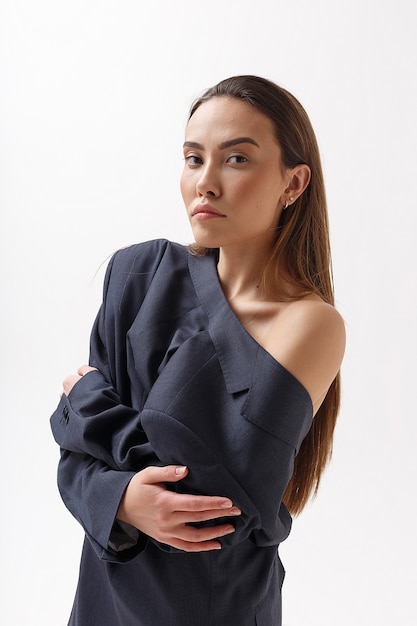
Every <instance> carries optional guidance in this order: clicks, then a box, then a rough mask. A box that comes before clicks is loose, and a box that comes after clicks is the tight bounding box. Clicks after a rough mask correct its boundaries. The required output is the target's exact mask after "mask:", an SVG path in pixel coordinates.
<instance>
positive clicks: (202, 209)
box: [191, 204, 226, 220]
mask: <svg viewBox="0 0 417 626" xmlns="http://www.w3.org/2000/svg"><path fill="white" fill-rule="evenodd" d="M191 217H195V218H196V219H197V220H209V219H213V218H216V217H226V216H225V215H224V214H223V213H220V211H217V209H215V208H214V207H212V206H211V205H210V204H199V205H198V206H196V207H195V209H194V210H193V212H192V213H191Z"/></svg>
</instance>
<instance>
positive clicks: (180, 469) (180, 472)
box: [175, 466, 187, 476]
mask: <svg viewBox="0 0 417 626" xmlns="http://www.w3.org/2000/svg"><path fill="white" fill-rule="evenodd" d="M186 469H187V468H186V467H185V466H184V467H176V468H175V473H176V474H178V476H179V475H180V474H184V472H185V470H186Z"/></svg>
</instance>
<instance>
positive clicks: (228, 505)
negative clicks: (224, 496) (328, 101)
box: [220, 500, 233, 509]
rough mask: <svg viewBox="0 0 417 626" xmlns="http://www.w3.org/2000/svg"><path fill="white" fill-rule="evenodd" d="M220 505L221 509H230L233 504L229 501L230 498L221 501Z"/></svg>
mask: <svg viewBox="0 0 417 626" xmlns="http://www.w3.org/2000/svg"><path fill="white" fill-rule="evenodd" d="M220 506H221V507H222V509H231V508H232V506H233V502H231V501H230V500H225V501H224V502H222V503H221V505H220Z"/></svg>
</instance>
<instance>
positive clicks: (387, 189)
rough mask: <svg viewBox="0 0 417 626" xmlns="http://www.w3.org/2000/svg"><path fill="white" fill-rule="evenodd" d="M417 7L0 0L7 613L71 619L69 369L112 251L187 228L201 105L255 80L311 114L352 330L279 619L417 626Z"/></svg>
mask: <svg viewBox="0 0 417 626" xmlns="http://www.w3.org/2000/svg"><path fill="white" fill-rule="evenodd" d="M414 7H415V2H414V1H412V0H408V1H407V0H395V1H394V0H391V1H389V0H375V1H372V0H349V2H347V1H346V2H342V1H340V0H321V1H315V0H298V1H296V2H290V0H287V2H280V1H272V0H270V1H265V2H262V1H258V2H252V1H249V0H232V1H230V2H227V1H226V0H222V1H219V0H211V1H210V2H189V1H185V0H160V1H152V2H146V3H145V2H140V0H135V1H134V0H126V1H124V0H118V1H116V0H100V1H99V0H72V1H71V2H61V1H59V0H49V1H47V0H36V2H32V1H31V0H2V2H1V3H0V89H1V94H0V133H1V134H0V150H1V152H0V158H1V168H0V201H1V217H0V219H1V224H0V229H1V230H0V254H1V259H0V278H1V309H0V310H1V325H0V332H1V338H0V341H1V342H0V346H1V409H0V411H1V443H0V445H1V450H0V462H1V481H2V486H1V502H2V515H1V526H2V527H1V532H0V538H1V539H0V540H1V546H0V570H1V578H0V593H1V595H2V598H1V605H0V606H1V609H0V610H1V615H2V617H1V620H0V621H1V623H3V624H5V626H14V625H18V626H32V625H39V626H61V625H64V624H65V623H66V619H67V617H68V614H69V611H70V607H71V604H72V599H73V594H74V590H75V585H76V578H77V570H78V562H79V553H80V547H81V541H82V533H81V531H80V529H79V528H78V525H77V523H76V522H75V521H74V520H73V519H72V518H71V516H70V515H69V513H67V511H66V509H65V507H64V505H63V504H62V502H61V501H60V499H59V496H58V492H57V489H56V485H55V480H56V479H55V474H56V464H57V459H58V449H57V447H56V446H55V444H54V442H53V440H52V436H51V434H50V431H49V416H50V414H51V413H52V411H53V410H54V408H55V405H56V404H57V402H58V394H59V389H60V381H61V379H62V378H63V377H64V376H65V375H66V374H67V373H69V372H71V371H72V370H74V369H75V368H76V367H77V366H78V365H79V364H81V363H83V362H85V361H86V359H87V355H88V336H89V331H90V327H91V324H92V321H93V318H94V316H95V312H96V309H97V307H98V305H99V301H100V296H101V283H102V278H103V269H102V264H103V262H105V260H106V258H107V257H108V256H109V255H110V254H111V253H112V252H113V251H114V250H115V249H117V248H118V247H121V246H125V245H127V244H130V243H133V242H136V241H142V240H146V239H149V238H153V237H168V238H170V239H173V240H176V241H180V242H188V241H190V240H191V232H190V229H189V227H188V223H187V221H186V218H185V215H184V211H183V208H182V201H181V198H180V194H179V188H178V178H179V174H180V171H181V167H182V162H181V144H182V137H183V131H184V124H185V119H186V113H187V109H188V106H189V104H190V102H191V100H192V99H193V98H194V97H195V96H196V95H197V94H198V93H199V92H200V91H201V90H202V89H204V88H205V87H208V86H211V85H212V84H213V83H215V82H217V81H218V80H220V79H222V78H225V77H227V76H230V75H233V74H240V73H254V74H259V75H262V76H265V77H267V78H270V79H272V80H274V81H276V82H278V83H280V84H281V85H283V86H284V87H286V88H288V89H289V90H290V91H292V92H293V93H294V94H295V95H296V96H297V97H298V98H299V99H300V100H301V102H302V103H303V104H304V106H305V107H306V109H307V111H308V112H309V114H310V117H311V120H312V122H313V126H314V127H315V130H316V133H317V136H318V139H319V143H320V147H321V151H322V155H323V163H324V169H325V175H326V180H327V189H328V199H329V207H330V218H331V227H332V231H331V234H332V243H333V250H334V270H335V279H336V291H337V293H336V295H337V303H338V307H339V309H340V310H341V312H342V314H343V315H344V317H345V320H346V324H347V331H348V347H347V352H346V358H345V362H344V366H343V388H344V395H343V408H342V411H341V414H340V419H339V423H338V427H337V433H336V440H335V449H334V459H333V462H332V464H331V467H330V469H329V471H328V472H327V473H326V476H325V479H324V481H323V486H322V489H321V491H320V494H319V496H318V498H317V499H316V501H315V502H314V503H313V504H312V505H310V506H309V507H308V509H307V510H306V511H305V512H304V513H303V515H302V516H301V517H300V518H298V519H297V520H296V521H295V523H294V527H293V533H292V535H291V536H290V538H289V539H288V540H287V542H285V543H284V544H283V546H282V549H281V556H282V558H283V561H284V565H285V567H286V570H287V577H286V581H285V585H284V624H285V626H352V625H355V626H373V625H378V626H381V625H384V626H385V625H387V626H388V625H389V626H393V625H397V624H398V625H400V626H412V625H413V626H414V625H415V624H416V623H417V607H416V600H415V591H416V565H415V563H416V556H417V555H416V545H417V542H416V523H417V502H416V491H417V487H416V478H417V476H416V473H417V472H416V461H415V451H416V449H417V440H416V439H417V432H416V426H415V421H416V418H417V412H416V407H415V387H416V381H415V374H416V371H415V354H416V348H417V345H416V344H417V341H416V330H415V329H416V321H415V320H416V268H417V266H416V252H415V249H416V242H415V224H416V222H415V213H416V209H417V206H416V204H417V203H416V192H415V186H416V170H417V160H416V145H417V130H416V127H417V123H416V111H417V88H416V62H417V54H416V52H417V47H416V31H417V28H416V26H417V24H416V17H415V9H414ZM91 626H96V625H91ZM97 626H99V625H97ZM155 626H163V625H155ZM225 626H226V625H225ZM227 626H228V625H227ZM233 626H235V625H233ZM236 626H238V625H236Z"/></svg>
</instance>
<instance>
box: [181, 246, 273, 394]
mask: <svg viewBox="0 0 417 626" xmlns="http://www.w3.org/2000/svg"><path fill="white" fill-rule="evenodd" d="M216 262H217V261H216V257H215V256H214V255H212V254H209V255H207V256H195V255H192V254H189V255H188V264H189V270H190V275H191V279H192V281H193V284H194V288H195V291H196V294H197V297H198V299H199V301H200V304H201V306H202V308H203V310H204V312H205V313H206V315H207V317H208V320H209V327H208V331H209V334H210V337H211V339H212V341H213V344H214V346H215V348H216V352H217V354H218V358H219V361H220V366H221V368H222V370H223V376H224V380H225V383H226V387H227V390H228V392H229V393H236V392H238V391H243V390H244V389H249V388H250V387H251V385H252V382H253V374H254V368H255V364H256V361H257V357H258V353H259V351H260V350H261V346H260V345H259V344H258V343H257V342H256V341H255V339H253V337H251V335H250V334H249V333H248V332H247V331H246V329H245V328H244V327H243V326H242V324H241V323H240V321H239V319H238V318H237V317H236V315H235V314H234V312H233V310H232V309H231V307H230V305H229V303H228V301H227V299H226V297H225V295H224V293H223V290H222V288H221V285H220V282H219V277H218V274H217V268H216Z"/></svg>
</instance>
